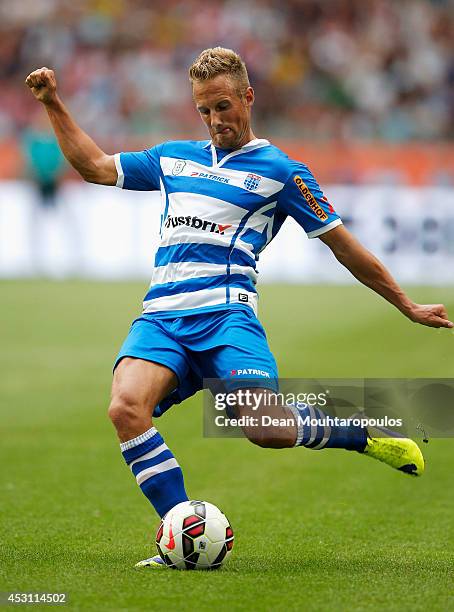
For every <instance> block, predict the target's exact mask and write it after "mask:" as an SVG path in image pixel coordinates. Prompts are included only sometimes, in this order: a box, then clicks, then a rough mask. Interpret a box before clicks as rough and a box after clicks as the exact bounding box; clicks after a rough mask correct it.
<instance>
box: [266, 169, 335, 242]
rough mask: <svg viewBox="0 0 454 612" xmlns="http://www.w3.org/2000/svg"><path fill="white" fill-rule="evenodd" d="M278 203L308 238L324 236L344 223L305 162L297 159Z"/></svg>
mask: <svg viewBox="0 0 454 612" xmlns="http://www.w3.org/2000/svg"><path fill="white" fill-rule="evenodd" d="M278 207H279V208H280V209H281V210H282V211H283V212H285V213H286V214H288V215H290V216H291V217H293V218H294V219H295V220H296V221H297V223H299V225H301V227H302V228H303V229H304V231H305V232H306V234H307V236H308V237H309V238H316V237H317V236H321V235H322V234H324V233H325V232H329V231H330V230H331V229H333V228H335V227H336V226H337V225H341V223H342V221H341V219H340V217H339V215H338V214H337V213H336V211H335V210H334V208H333V207H332V206H331V204H330V203H329V202H328V200H327V199H326V197H325V196H324V195H323V192H322V190H321V189H320V187H319V185H318V183H317V181H316V180H315V178H314V176H313V175H312V173H311V171H310V170H309V168H308V167H307V166H305V165H304V164H299V163H296V162H295V163H294V165H293V168H292V172H291V174H290V176H289V178H288V180H287V181H286V183H285V185H284V188H283V189H282V191H281V192H280V194H279V199H278Z"/></svg>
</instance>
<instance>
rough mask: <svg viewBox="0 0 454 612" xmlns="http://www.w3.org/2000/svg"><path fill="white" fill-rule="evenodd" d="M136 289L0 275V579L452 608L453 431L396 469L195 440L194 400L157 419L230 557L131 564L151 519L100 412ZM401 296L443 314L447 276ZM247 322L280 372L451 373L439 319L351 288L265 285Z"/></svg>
mask: <svg viewBox="0 0 454 612" xmlns="http://www.w3.org/2000/svg"><path fill="white" fill-rule="evenodd" d="M143 292H144V286H143V285H141V284H137V283H135V284H134V283H130V284H101V283H100V284H90V283H83V282H71V283H70V282H65V283H60V284H58V283H55V284H54V283H49V282H38V281H37V282H13V281H11V282H2V283H1V284H0V295H1V304H2V309H1V319H0V338H1V348H2V350H1V355H0V361H1V369H0V371H1V382H0V402H1V404H0V419H1V424H2V425H1V429H2V440H1V451H0V461H1V466H2V470H1V481H0V491H1V496H0V499H1V502H0V519H1V530H2V533H1V538H0V545H1V553H2V561H1V566H0V577H1V581H0V591H21V592H24V591H27V592H33V591H39V592H43V591H46V592H62V591H66V592H67V593H68V596H69V602H70V603H69V605H68V606H67V608H70V609H73V610H137V611H139V610H146V609H150V610H160V609H165V610H169V609H170V610H198V611H205V610H228V609H229V610H232V609H233V610H255V609H257V610H310V611H312V610H320V611H325V610H399V611H400V610H427V609H430V610H440V611H441V610H443V611H444V610H448V609H453V608H454V595H453V589H452V584H453V583H452V577H453V576H452V568H453V561H454V559H453V553H452V550H453V544H454V526H453V521H452V513H453V507H454V491H453V487H452V466H453V459H454V445H453V443H452V441H450V440H446V441H444V440H432V441H431V442H430V443H429V445H428V446H427V447H425V449H424V450H425V453H426V458H427V463H428V469H427V473H426V475H425V476H424V477H423V478H422V479H420V480H419V479H418V480H417V479H411V478H408V477H406V476H404V475H403V474H400V473H398V472H394V471H392V470H391V469H389V468H388V467H386V466H383V465H381V464H379V463H376V462H374V461H372V460H370V459H367V458H364V457H360V456H358V455H357V454H356V453H347V452H344V451H329V450H328V451H325V452H315V451H309V450H305V449H288V450H285V451H273V450H262V449H259V448H257V447H254V446H252V445H251V444H249V443H248V442H246V441H244V440H220V439H204V438H203V437H202V433H201V432H202V410H201V403H202V399H201V396H200V395H199V396H197V397H196V398H194V399H193V400H191V401H188V402H186V403H185V405H183V406H181V407H178V408H174V409H173V410H172V411H171V412H170V413H168V414H167V415H166V416H165V417H163V418H162V420H161V421H160V422H159V428H160V430H161V432H162V434H163V435H164V437H165V439H166V441H167V442H168V443H169V445H170V447H171V448H172V449H173V451H174V452H175V454H176V456H177V458H178V460H179V461H180V463H181V464H182V466H183V468H184V472H185V477H186V483H187V489H188V492H189V494H190V495H191V496H192V497H196V498H205V499H207V500H210V501H212V502H213V503H215V504H217V505H219V506H220V507H221V508H223V510H224V511H225V512H226V514H227V515H228V517H229V518H230V520H231V522H232V525H233V528H234V531H235V535H236V543H235V548H234V552H233V556H232V559H231V561H230V562H229V564H228V565H226V566H225V568H223V569H222V570H220V571H219V572H214V573H203V572H186V573H185V572H172V571H170V570H169V571H167V570H163V571H159V570H158V571H146V570H142V571H137V570H134V569H133V568H132V566H133V564H134V562H135V561H137V560H138V559H141V558H144V557H145V556H149V555H150V554H152V553H153V552H154V550H153V532H154V530H155V528H156V526H157V520H156V516H155V515H154V514H153V512H152V511H151V509H150V508H149V506H148V503H147V501H146V500H145V498H144V497H143V496H142V495H141V494H140V493H139V492H138V491H137V490H136V486H135V483H134V481H133V479H132V477H131V475H130V473H129V472H128V470H127V469H126V467H125V466H124V465H123V463H122V460H121V455H120V453H119V449H118V446H117V444H116V441H115V436H114V432H113V429H112V426H111V425H110V423H109V422H108V420H107V418H106V407H107V403H108V395H109V387H110V379H111V373H110V368H111V363H112V359H113V357H114V355H115V353H116V351H117V349H118V348H119V345H120V343H121V341H122V339H123V337H124V335H125V334H126V333H127V330H128V327H129V322H130V319H132V318H133V316H135V314H136V313H137V311H138V309H139V301H140V297H141V295H142V293H143ZM411 295H412V296H413V297H414V298H415V299H418V300H420V301H424V302H433V301H437V302H438V301H444V302H445V303H446V304H447V306H448V308H450V310H451V315H452V314H454V289H450V290H446V289H423V288H420V289H413V290H412V291H411ZM261 318H262V321H263V323H264V324H265V326H266V328H267V330H268V336H269V341H270V344H271V346H272V349H273V351H274V352H275V355H276V358H277V360H278V363H279V365H280V374H281V376H288V377H291V376H306V377H342V376H350V377H366V376H367V377H369V376H382V377H385V376H390V377H415V376H424V377H432V376H433V377H454V362H453V360H452V359H451V358H450V356H451V355H452V348H453V346H454V336H453V334H452V332H449V331H447V330H443V331H436V330H431V329H428V328H423V327H420V326H416V325H414V324H412V323H410V322H408V321H406V320H405V319H404V318H403V317H402V316H401V315H400V314H399V313H398V312H396V311H394V310H393V309H392V307H390V306H389V305H387V304H386V303H385V302H384V301H382V300H380V299H379V298H377V297H376V296H374V295H372V294H371V293H370V292H368V291H367V290H365V289H363V288H361V287H332V288H328V287H277V286H274V287H263V288H262V297H261ZM35 609H47V608H42V607H40V606H35Z"/></svg>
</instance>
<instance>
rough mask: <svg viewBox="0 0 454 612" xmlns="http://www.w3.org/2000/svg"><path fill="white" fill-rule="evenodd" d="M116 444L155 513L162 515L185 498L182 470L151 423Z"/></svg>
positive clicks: (185, 499) (186, 497)
mask: <svg viewBox="0 0 454 612" xmlns="http://www.w3.org/2000/svg"><path fill="white" fill-rule="evenodd" d="M120 448H121V452H122V454H123V457H124V460H125V461H126V463H127V465H128V466H129V467H130V468H131V471H132V473H133V474H134V476H135V478H136V481H137V484H138V485H139V486H140V488H141V489H142V492H143V494H144V495H145V496H146V497H147V498H148V499H149V500H150V502H151V503H152V504H153V506H154V508H155V510H156V512H157V513H158V514H159V516H164V514H166V513H167V512H168V511H169V510H170V509H171V508H173V507H174V506H176V504H179V503H180V502H182V501H187V499H188V496H187V495H186V491H185V488H184V480H183V472H182V471H181V468H180V466H179V465H178V463H177V460H176V459H175V457H174V456H173V454H172V452H171V451H170V450H169V448H168V446H167V444H165V442H164V440H163V439H162V436H161V435H160V434H159V433H158V432H157V430H156V429H155V428H154V427H152V428H151V429H149V430H148V431H146V432H144V433H143V434H141V435H140V436H137V438H134V439H133V440H128V442H123V443H122V444H120Z"/></svg>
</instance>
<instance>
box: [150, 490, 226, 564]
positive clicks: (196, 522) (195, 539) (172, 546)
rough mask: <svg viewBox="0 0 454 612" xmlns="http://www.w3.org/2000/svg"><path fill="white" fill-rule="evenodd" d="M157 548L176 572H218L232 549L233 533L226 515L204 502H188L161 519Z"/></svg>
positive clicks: (179, 505) (178, 505)
mask: <svg viewBox="0 0 454 612" xmlns="http://www.w3.org/2000/svg"><path fill="white" fill-rule="evenodd" d="M156 546H157V548H158V552H159V554H160V556H161V558H162V559H163V560H164V562H165V563H166V565H168V566H169V567H172V568H174V569H197V570H198V569H216V568H218V567H220V566H221V564H222V563H223V562H224V561H226V559H228V557H229V556H230V554H231V550H232V548H233V531H232V528H231V527H230V523H229V521H228V520H227V517H226V516H225V514H223V513H222V512H221V511H220V510H219V508H217V507H216V506H215V505H214V504H210V503H209V502H205V501H185V502H181V503H180V504H177V505H176V506H174V507H173V508H172V509H171V510H169V512H167V514H166V515H165V516H164V517H163V518H162V520H161V524H160V525H159V528H158V531H157V533H156Z"/></svg>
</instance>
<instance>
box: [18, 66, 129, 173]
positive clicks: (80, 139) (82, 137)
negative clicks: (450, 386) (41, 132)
mask: <svg viewBox="0 0 454 612" xmlns="http://www.w3.org/2000/svg"><path fill="white" fill-rule="evenodd" d="M25 83H26V84H27V85H28V86H29V87H30V89H31V91H32V93H33V95H34V96H35V98H36V99H37V100H39V101H40V102H42V103H43V104H44V106H45V108H46V111H47V114H48V115H49V119H50V121H51V123H52V127H53V129H54V131H55V135H56V136H57V139H58V142H59V144H60V147H61V150H62V151H63V154H64V156H65V157H66V159H67V160H68V161H69V163H70V164H71V166H73V168H75V169H76V170H77V172H78V173H79V174H80V175H81V176H82V178H84V179H85V180H86V181H88V182H90V183H98V184H100V185H115V184H116V182H117V170H116V167H115V159H114V156H113V155H107V154H106V153H104V151H102V150H101V149H100V148H99V147H98V145H97V144H96V143H95V142H94V141H93V140H92V139H91V138H90V137H89V136H88V135H87V134H86V133H85V132H84V131H83V130H82V129H81V128H80V127H79V126H78V125H77V123H76V122H75V121H74V119H73V118H72V117H71V115H70V114H69V112H68V109H67V108H66V107H65V105H64V104H63V102H62V101H61V99H60V97H59V96H58V94H57V81H56V79H55V74H54V72H53V70H49V68H40V69H39V70H35V71H33V72H32V73H30V74H29V75H28V77H27V78H26V79H25Z"/></svg>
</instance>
